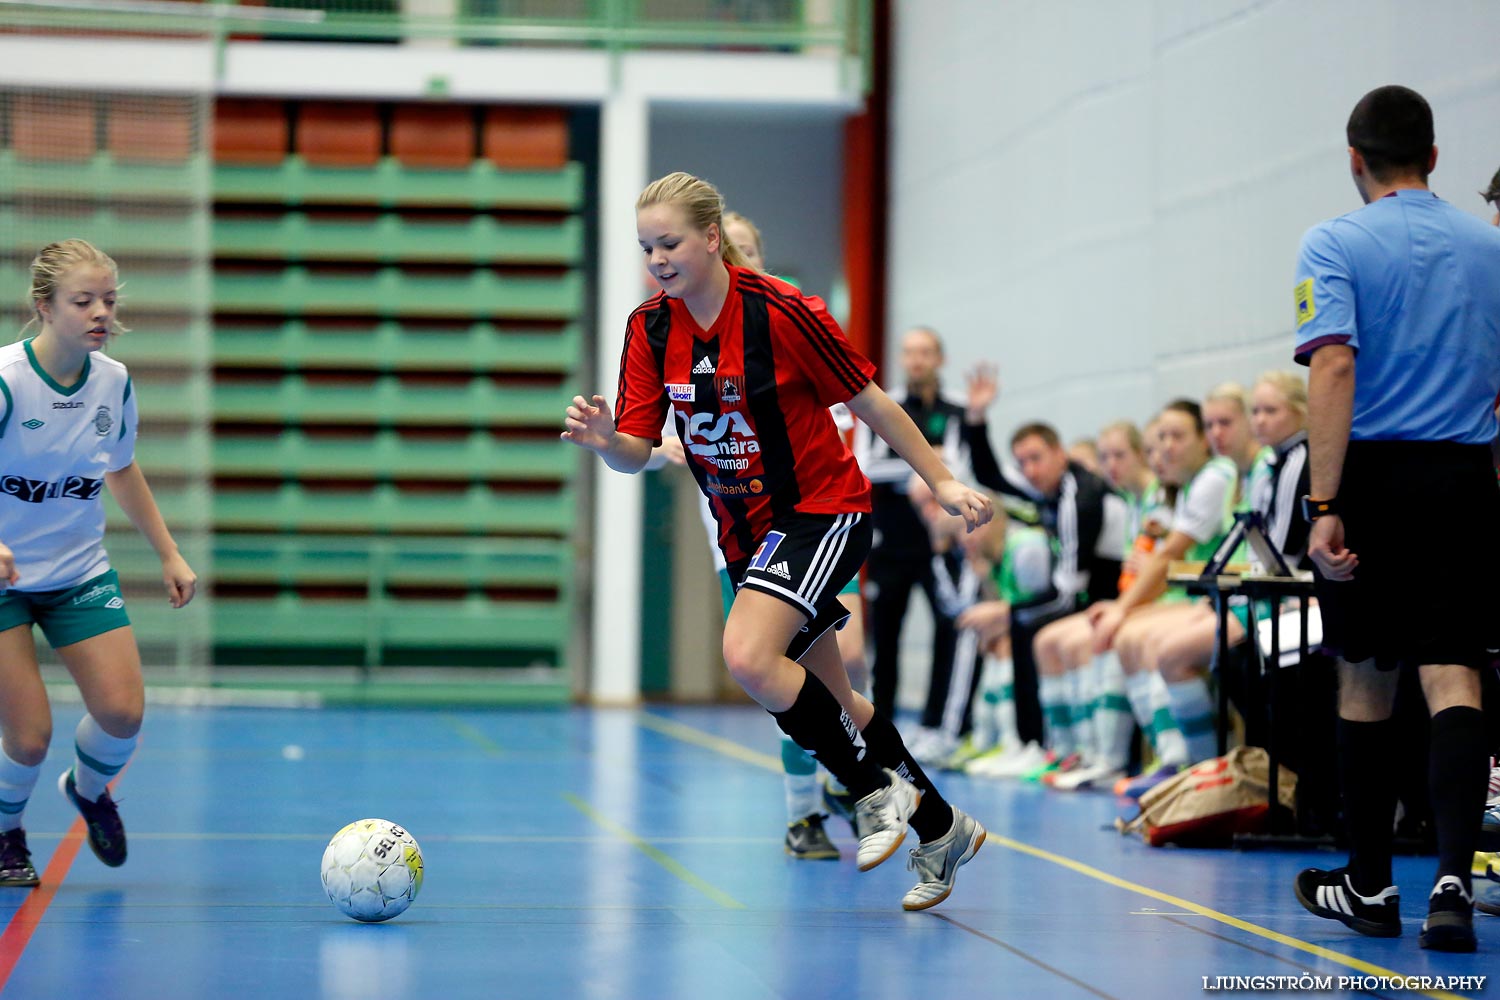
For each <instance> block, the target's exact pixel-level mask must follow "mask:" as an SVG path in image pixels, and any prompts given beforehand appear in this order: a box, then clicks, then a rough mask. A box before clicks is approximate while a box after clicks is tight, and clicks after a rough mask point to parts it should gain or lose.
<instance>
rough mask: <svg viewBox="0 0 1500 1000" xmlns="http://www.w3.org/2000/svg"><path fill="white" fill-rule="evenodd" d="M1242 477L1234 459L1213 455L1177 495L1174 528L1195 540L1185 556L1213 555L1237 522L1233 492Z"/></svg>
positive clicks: (1200, 556)
mask: <svg viewBox="0 0 1500 1000" xmlns="http://www.w3.org/2000/svg"><path fill="white" fill-rule="evenodd" d="M1239 478H1240V471H1239V469H1238V468H1237V467H1236V466H1235V464H1234V462H1233V461H1231V460H1230V459H1227V458H1224V457H1222V456H1219V457H1215V458H1211V459H1209V460H1208V462H1207V463H1206V464H1205V465H1204V466H1203V468H1201V469H1199V470H1198V473H1197V474H1196V475H1195V476H1193V479H1192V482H1190V483H1188V484H1187V485H1186V486H1184V487H1183V488H1182V490H1181V491H1180V492H1179V493H1178V494H1177V507H1176V509H1175V510H1174V512H1173V515H1172V530H1173V531H1180V532H1182V533H1183V534H1185V535H1187V536H1188V537H1189V538H1191V539H1192V540H1193V542H1194V544H1193V546H1192V547H1191V548H1190V549H1188V551H1187V553H1186V555H1184V556H1183V558H1185V559H1191V560H1200V559H1209V558H1212V556H1213V554H1214V550H1215V549H1217V548H1218V547H1219V542H1221V541H1223V539H1224V536H1225V535H1226V534H1227V533H1228V532H1229V526H1230V525H1231V524H1233V523H1234V492H1235V486H1236V485H1238V483H1239Z"/></svg>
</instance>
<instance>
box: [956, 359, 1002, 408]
mask: <svg viewBox="0 0 1500 1000" xmlns="http://www.w3.org/2000/svg"><path fill="white" fill-rule="evenodd" d="M968 383H969V397H968V401H967V403H966V405H965V414H964V416H965V417H966V418H967V419H968V421H969V422H970V423H979V422H980V421H981V420H983V419H984V411H985V410H988V409H989V408H990V406H991V405H992V404H993V403H994V402H995V400H996V398H997V397H999V395H1000V377H999V369H998V368H997V367H996V366H995V365H994V364H993V363H992V362H989V361H981V362H979V364H977V365H975V366H974V367H973V368H971V369H969V374H968Z"/></svg>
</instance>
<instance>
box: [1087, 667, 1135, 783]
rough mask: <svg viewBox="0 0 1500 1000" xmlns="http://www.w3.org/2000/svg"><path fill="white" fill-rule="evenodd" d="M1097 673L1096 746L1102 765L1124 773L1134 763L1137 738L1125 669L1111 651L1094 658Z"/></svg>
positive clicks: (1095, 703) (1095, 706) (1095, 702)
mask: <svg viewBox="0 0 1500 1000" xmlns="http://www.w3.org/2000/svg"><path fill="white" fill-rule="evenodd" d="M1094 670H1095V681H1096V683H1097V685H1098V692H1099V693H1098V695H1097V697H1095V699H1094V746H1095V747H1096V749H1097V750H1098V755H1099V764H1100V766H1102V767H1104V768H1106V769H1108V770H1111V771H1122V770H1124V769H1125V765H1126V764H1128V763H1129V762H1130V738H1131V737H1132V736H1134V735H1135V719H1134V717H1133V716H1132V714H1131V707H1130V701H1129V699H1128V698H1127V697H1126V696H1125V668H1124V667H1122V666H1120V657H1119V656H1118V655H1117V654H1116V653H1115V652H1114V650H1110V651H1108V652H1104V653H1100V654H1099V655H1098V656H1096V657H1094Z"/></svg>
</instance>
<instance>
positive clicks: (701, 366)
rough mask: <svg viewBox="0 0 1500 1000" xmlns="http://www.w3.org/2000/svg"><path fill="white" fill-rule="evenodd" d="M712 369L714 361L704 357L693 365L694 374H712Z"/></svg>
mask: <svg viewBox="0 0 1500 1000" xmlns="http://www.w3.org/2000/svg"><path fill="white" fill-rule="evenodd" d="M714 371H715V368H714V363H713V362H712V361H711V360H709V359H708V358H704V359H703V360H702V361H700V362H698V363H697V364H696V365H694V366H693V374H694V375H712V374H713V373H714Z"/></svg>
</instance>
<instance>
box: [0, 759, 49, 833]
mask: <svg viewBox="0 0 1500 1000" xmlns="http://www.w3.org/2000/svg"><path fill="white" fill-rule="evenodd" d="M41 773H42V765H40V764H36V765H33V766H31V767H27V766H26V765H25V764H17V763H16V762H15V761H13V760H11V759H10V754H8V753H6V752H5V751H4V750H0V833H9V832H10V831H12V830H19V829H20V828H21V814H22V813H23V812H25V810H26V802H27V800H28V799H30V798H31V792H32V790H33V789H34V788H36V780H37V776H38V775H40V774H41Z"/></svg>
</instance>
